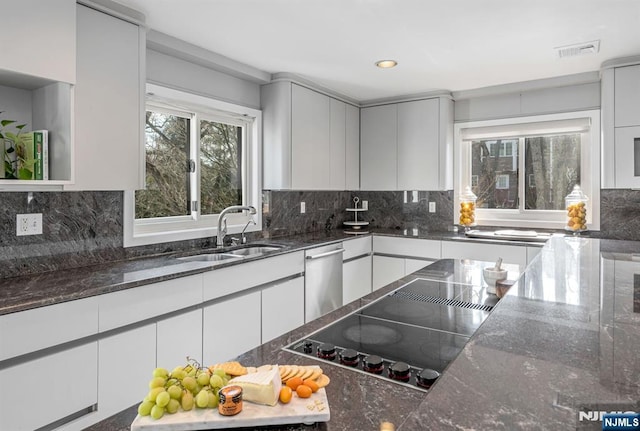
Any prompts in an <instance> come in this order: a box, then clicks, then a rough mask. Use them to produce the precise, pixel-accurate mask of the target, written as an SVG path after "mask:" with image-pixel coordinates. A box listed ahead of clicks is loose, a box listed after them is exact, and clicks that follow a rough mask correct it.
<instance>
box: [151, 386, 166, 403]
mask: <svg viewBox="0 0 640 431" xmlns="http://www.w3.org/2000/svg"><path fill="white" fill-rule="evenodd" d="M161 392H164V388H153V389H151V390H150V391H149V393H148V394H147V398H148V399H149V401H151V402H152V403H155V402H156V398H157V397H158V394H160V393H161Z"/></svg>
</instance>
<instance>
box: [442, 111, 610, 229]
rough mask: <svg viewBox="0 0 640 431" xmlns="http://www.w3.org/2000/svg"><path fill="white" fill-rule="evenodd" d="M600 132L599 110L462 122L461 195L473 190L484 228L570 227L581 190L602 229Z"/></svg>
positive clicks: (594, 225) (590, 218)
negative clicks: (575, 192)
mask: <svg viewBox="0 0 640 431" xmlns="http://www.w3.org/2000/svg"><path fill="white" fill-rule="evenodd" d="M599 133H600V123H599V111H585V112H576V113H566V114H554V115H544V116H536V117H522V118H510V119H505V120H490V121H478V122H470V123H457V124H456V125H455V135H456V138H455V139H456V145H457V146H459V149H460V151H458V154H459V156H458V158H457V159H456V162H455V163H456V166H455V167H456V184H455V192H456V194H457V193H460V191H461V190H463V189H464V187H465V186H467V185H470V186H471V188H472V191H473V192H474V193H475V194H476V196H477V197H478V201H477V203H476V206H477V211H476V221H477V223H478V224H480V225H483V224H484V225H494V226H496V225H497V226H514V227H545V228H562V227H563V226H564V222H565V217H566V214H565V211H564V198H565V196H566V195H567V194H568V193H570V192H571V190H572V189H573V186H574V185H575V184H580V186H581V188H582V189H583V191H584V192H585V194H587V196H588V197H589V198H590V204H589V206H588V213H587V219H588V221H589V224H590V228H591V229H599V211H598V203H599V200H600V198H599V194H600V177H599V162H600V152H599V144H600V139H599ZM454 216H457V214H455V215H454Z"/></svg>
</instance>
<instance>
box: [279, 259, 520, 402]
mask: <svg viewBox="0 0 640 431" xmlns="http://www.w3.org/2000/svg"><path fill="white" fill-rule="evenodd" d="M493 265H494V263H493V262H480V261H471V260H454V259H442V260H439V261H437V262H435V263H433V264H431V265H429V266H427V267H426V268H424V269H421V270H419V271H417V272H416V273H415V275H416V276H417V277H419V278H417V279H415V280H413V281H411V282H409V283H407V284H406V285H404V286H402V287H400V288H399V289H397V290H395V291H393V292H391V293H389V294H387V295H386V296H383V297H382V298H380V299H378V300H376V301H375V302H373V303H371V304H369V305H367V306H365V307H363V308H360V309H359V310H357V311H355V312H353V313H351V314H349V315H347V316H345V317H344V318H342V319H340V320H338V321H336V322H334V323H332V324H330V325H328V326H325V327H324V328H322V329H320V330H318V331H316V332H314V333H312V334H309V335H308V336H306V337H305V338H303V339H300V340H298V341H296V342H294V343H292V344H291V345H289V346H287V347H285V349H286V350H289V351H292V352H295V353H298V354H302V355H308V356H313V357H315V358H319V359H321V360H325V361H330V362H333V363H335V364H337V365H339V366H343V367H347V368H351V369H354V370H358V371H360V372H366V373H371V374H373V375H375V376H378V377H380V378H384V379H389V380H393V381H394V382H397V383H401V384H404V385H409V386H412V387H414V388H418V389H422V390H427V389H428V388H429V387H430V386H431V384H432V383H433V382H434V381H435V380H436V379H437V378H438V376H439V375H440V373H441V372H442V371H443V370H444V369H445V368H446V366H447V365H448V364H449V362H451V361H452V360H453V359H454V358H455V357H456V356H457V355H458V353H460V351H461V350H462V348H463V347H464V345H465V344H466V343H467V341H468V340H469V337H471V335H473V333H474V332H475V331H476V329H477V328H478V327H479V326H480V325H481V324H482V322H483V321H484V320H485V319H486V318H487V316H488V315H489V313H490V311H491V310H492V309H493V306H494V305H495V304H496V303H497V301H498V298H497V297H496V296H495V295H492V294H489V293H487V291H486V289H487V287H486V284H484V283H482V281H481V280H482V278H481V277H482V269H483V268H484V267H488V266H493ZM507 267H508V268H507V269H509V270H510V271H511V272H510V276H509V278H512V279H515V278H517V276H518V274H519V268H518V266H517V265H507Z"/></svg>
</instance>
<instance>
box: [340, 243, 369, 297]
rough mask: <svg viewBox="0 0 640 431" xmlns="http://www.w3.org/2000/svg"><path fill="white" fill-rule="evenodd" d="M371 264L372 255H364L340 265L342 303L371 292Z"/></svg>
mask: <svg viewBox="0 0 640 431" xmlns="http://www.w3.org/2000/svg"><path fill="white" fill-rule="evenodd" d="M346 242H347V241H345V242H344V243H346ZM344 243H343V244H344ZM371 265H372V256H365V257H361V258H359V259H354V260H352V261H349V262H346V263H345V264H344V265H343V266H342V305H346V304H348V303H350V302H352V301H355V300H356V299H360V298H362V297H363V296H365V295H368V294H369V293H371V291H372V284H371V277H372V269H371Z"/></svg>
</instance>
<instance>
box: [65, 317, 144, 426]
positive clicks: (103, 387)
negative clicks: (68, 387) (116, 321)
mask: <svg viewBox="0 0 640 431" xmlns="http://www.w3.org/2000/svg"><path fill="white" fill-rule="evenodd" d="M98 351H99V364H100V368H99V372H98V413H99V416H100V418H101V419H102V418H106V417H108V416H111V415H112V414H115V413H117V412H119V411H121V410H124V409H126V408H127V407H130V406H132V405H133V404H136V403H140V402H141V401H142V399H143V398H144V397H145V396H146V395H147V392H149V386H148V385H149V380H151V377H152V374H151V373H152V372H153V369H154V368H155V367H156V324H155V323H152V324H149V325H145V326H142V327H139V328H135V329H131V330H129V331H125V332H121V333H116V334H114V335H111V336H108V337H105V338H102V339H100V340H99V341H98ZM76 381H80V380H77V379H76Z"/></svg>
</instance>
